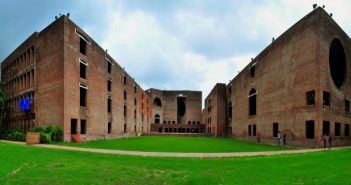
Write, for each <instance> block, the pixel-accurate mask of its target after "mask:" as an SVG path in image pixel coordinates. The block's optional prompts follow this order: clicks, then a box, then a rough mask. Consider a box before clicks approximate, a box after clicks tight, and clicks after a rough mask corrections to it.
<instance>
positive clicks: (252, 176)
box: [0, 142, 351, 185]
mask: <svg viewBox="0 0 351 185" xmlns="http://www.w3.org/2000/svg"><path fill="white" fill-rule="evenodd" d="M350 156H351V150H346V149H345V150H337V151H323V152H315V153H305V154H291V155H276V156H260V157H237V158H168V157H163V158H161V157H139V156H126V155H112V154H98V153H89V152H78V151H67V150H57V149H48V148H40V147H34V146H27V145H16V144H9V143H3V142H0V166H1V167H0V184H50V185H55V184H60V185H61V184H65V185H70V184H123V185H129V184H153V185H157V184H192V185H196V184H199V185H205V184H230V185H233V184H269V185H274V184H279V185H282V184H351V178H349V175H350V171H351V165H350V164H351V158H350Z"/></svg>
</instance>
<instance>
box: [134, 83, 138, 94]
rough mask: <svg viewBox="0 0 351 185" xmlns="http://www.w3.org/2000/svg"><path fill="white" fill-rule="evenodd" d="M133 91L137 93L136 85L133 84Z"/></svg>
mask: <svg viewBox="0 0 351 185" xmlns="http://www.w3.org/2000/svg"><path fill="white" fill-rule="evenodd" d="M134 93H135V94H136V93H137V86H136V85H134Z"/></svg>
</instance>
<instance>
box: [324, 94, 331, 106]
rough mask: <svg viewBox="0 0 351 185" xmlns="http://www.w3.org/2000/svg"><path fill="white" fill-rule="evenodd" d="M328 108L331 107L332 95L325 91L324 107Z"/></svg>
mask: <svg viewBox="0 0 351 185" xmlns="http://www.w3.org/2000/svg"><path fill="white" fill-rule="evenodd" d="M324 106H328V107H330V93H329V92H326V91H323V107H324Z"/></svg>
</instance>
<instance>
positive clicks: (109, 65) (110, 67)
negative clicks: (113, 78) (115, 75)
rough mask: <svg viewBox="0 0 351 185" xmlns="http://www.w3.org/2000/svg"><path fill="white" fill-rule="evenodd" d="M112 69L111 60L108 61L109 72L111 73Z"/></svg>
mask: <svg viewBox="0 0 351 185" xmlns="http://www.w3.org/2000/svg"><path fill="white" fill-rule="evenodd" d="M111 71H112V63H111V62H110V61H107V72H108V73H110V74H111Z"/></svg>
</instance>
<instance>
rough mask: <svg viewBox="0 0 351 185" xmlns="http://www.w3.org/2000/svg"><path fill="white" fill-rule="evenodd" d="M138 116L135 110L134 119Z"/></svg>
mask: <svg viewBox="0 0 351 185" xmlns="http://www.w3.org/2000/svg"><path fill="white" fill-rule="evenodd" d="M136 118H137V112H136V110H134V119H136Z"/></svg>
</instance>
